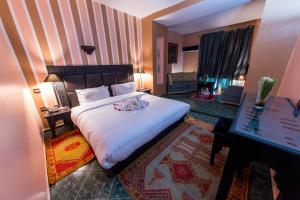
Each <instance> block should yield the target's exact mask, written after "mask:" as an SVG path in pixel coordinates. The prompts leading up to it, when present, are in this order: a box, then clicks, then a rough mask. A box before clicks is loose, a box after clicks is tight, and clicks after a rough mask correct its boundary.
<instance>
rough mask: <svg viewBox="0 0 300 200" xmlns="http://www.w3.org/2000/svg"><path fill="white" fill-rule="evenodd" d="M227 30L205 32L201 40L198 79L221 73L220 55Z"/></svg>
mask: <svg viewBox="0 0 300 200" xmlns="http://www.w3.org/2000/svg"><path fill="white" fill-rule="evenodd" d="M224 37H225V32H224V31H222V32H216V33H210V34H204V35H203V36H202V38H201V41H200V48H199V61H198V62H199V66H198V79H199V78H204V77H206V76H207V77H211V78H215V77H216V75H217V74H218V73H219V70H220V69H219V68H218V67H216V66H220V64H221V63H220V61H221V60H220V59H219V58H220V57H221V56H222V47H223V43H224Z"/></svg>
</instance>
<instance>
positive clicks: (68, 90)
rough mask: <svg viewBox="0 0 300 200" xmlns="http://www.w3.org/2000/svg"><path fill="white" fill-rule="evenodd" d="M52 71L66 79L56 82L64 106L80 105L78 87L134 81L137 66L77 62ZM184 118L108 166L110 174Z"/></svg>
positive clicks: (118, 170) (51, 72)
mask: <svg viewBox="0 0 300 200" xmlns="http://www.w3.org/2000/svg"><path fill="white" fill-rule="evenodd" d="M47 70H48V74H56V75H58V76H59V77H60V78H61V79H62V82H59V83H56V84H55V89H56V91H57V97H56V98H57V99H58V100H59V101H60V102H61V105H62V106H70V107H75V106H77V105H79V103H78V99H77V95H76V92H75V90H76V89H85V88H92V87H100V86H102V85H106V86H109V91H110V94H111V96H112V92H111V87H110V86H111V85H113V84H119V83H125V82H129V81H133V73H134V72H133V66H132V65H131V64H129V65H84V66H82V65H77V66H74V65H72V66H47ZM183 120H184V117H182V118H181V119H180V120H178V121H177V122H175V123H174V124H172V125H170V126H169V127H168V128H166V129H165V130H164V131H162V132H161V133H160V134H159V135H157V136H156V137H155V138H153V139H152V140H151V141H149V142H148V143H146V144H144V145H143V146H141V147H140V148H139V149H137V150H136V151H135V152H133V153H132V154H131V155H130V156H129V157H128V158H127V159H125V160H123V161H121V162H119V163H117V164H116V165H115V166H113V167H112V168H111V169H108V170H107V169H104V171H105V172H106V173H107V174H108V175H115V174H117V173H119V172H120V171H121V170H122V169H124V168H125V167H126V166H128V165H129V164H130V163H131V162H132V161H134V160H135V159H136V158H138V157H139V156H140V155H141V154H142V153H144V152H145V151H146V150H148V149H149V148H150V147H151V146H152V145H153V144H155V143H156V142H157V141H158V140H160V139H161V138H162V137H164V136H165V135H167V134H168V133H169V132H170V131H171V130H172V129H174V128H175V127H177V126H178V125H179V124H180V123H181V122H183Z"/></svg>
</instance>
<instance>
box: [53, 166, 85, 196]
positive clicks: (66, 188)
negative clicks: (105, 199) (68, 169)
mask: <svg viewBox="0 0 300 200" xmlns="http://www.w3.org/2000/svg"><path fill="white" fill-rule="evenodd" d="M87 177H88V173H86V172H73V173H72V174H70V175H69V176H67V177H65V178H63V179H62V180H60V181H58V182H57V183H56V184H55V185H54V186H52V187H51V189H50V196H51V199H55V200H65V199H75V198H76V196H77V194H78V193H79V191H80V189H81V187H82V185H83V182H84V180H86V179H87Z"/></svg>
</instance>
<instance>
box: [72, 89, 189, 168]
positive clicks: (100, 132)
mask: <svg viewBox="0 0 300 200" xmlns="http://www.w3.org/2000/svg"><path fill="white" fill-rule="evenodd" d="M138 96H142V99H144V100H146V101H148V102H149V106H148V107H146V108H144V109H141V110H135V111H117V110H115V109H114V107H113V103H117V102H120V101H123V100H125V99H129V98H133V97H138ZM189 109H190V105H188V104H186V103H182V102H178V101H175V100H170V99H165V98H161V97H157V96H153V95H149V94H145V93H141V92H134V93H130V94H125V95H119V96H114V97H110V98H107V99H103V100H99V101H95V102H92V103H88V104H85V105H82V106H77V107H74V108H72V114H71V117H72V121H73V122H74V123H75V124H76V125H77V127H78V128H79V129H80V131H81V132H82V134H83V135H84V137H85V138H86V140H87V141H88V142H89V143H90V144H91V146H92V148H93V150H94V152H95V154H96V157H97V159H98V161H99V163H100V164H101V166H102V167H103V168H105V169H109V168H111V167H112V166H114V165H115V164H116V163H118V162H120V161H122V160H124V159H126V158H127V157H128V156H130V154H132V153H133V152H134V151H135V150H137V149H138V148H139V147H141V146H142V145H143V144H145V143H147V142H148V141H150V140H151V139H153V138H154V137H155V136H156V135H158V134H159V133H160V132H161V131H163V130H164V129H166V128H167V127H168V126H170V125H171V124H173V123H174V122H176V121H177V120H179V119H180V118H181V117H183V116H184V115H185V114H186V113H187V112H188V111H189Z"/></svg>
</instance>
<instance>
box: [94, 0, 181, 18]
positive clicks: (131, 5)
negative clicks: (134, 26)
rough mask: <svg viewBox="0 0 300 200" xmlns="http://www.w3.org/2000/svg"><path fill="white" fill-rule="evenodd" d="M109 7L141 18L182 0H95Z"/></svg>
mask: <svg viewBox="0 0 300 200" xmlns="http://www.w3.org/2000/svg"><path fill="white" fill-rule="evenodd" d="M97 1H98V2H100V3H102V4H105V5H107V6H109V7H112V8H115V9H117V10H120V11H123V12H126V13H128V14H130V15H133V16H136V17H139V18H143V17H146V16H148V15H150V14H152V13H154V12H157V11H159V10H162V9H164V8H167V7H170V6H173V5H175V4H177V3H180V2H182V1H183V0H97Z"/></svg>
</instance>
